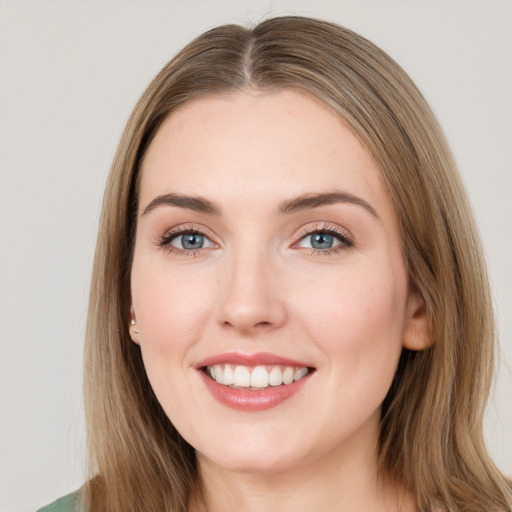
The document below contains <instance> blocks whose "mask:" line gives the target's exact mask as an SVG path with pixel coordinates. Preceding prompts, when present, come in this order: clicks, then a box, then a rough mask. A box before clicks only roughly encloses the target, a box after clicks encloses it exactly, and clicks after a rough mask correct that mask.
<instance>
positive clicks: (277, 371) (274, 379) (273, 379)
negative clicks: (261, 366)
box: [268, 366, 307, 386]
mask: <svg viewBox="0 0 512 512" xmlns="http://www.w3.org/2000/svg"><path fill="white" fill-rule="evenodd" d="M306 372H307V369H306ZM268 383H269V384H270V385H271V386H280V385H281V384H282V383H283V372H282V371H281V368H279V366H274V368H272V370H270V373H269V374H268Z"/></svg>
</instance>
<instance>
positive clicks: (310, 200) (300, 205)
mask: <svg viewBox="0 0 512 512" xmlns="http://www.w3.org/2000/svg"><path fill="white" fill-rule="evenodd" d="M336 203H349V204H355V205H357V206H361V207H362V208H364V209H365V210H366V211H368V212H369V213H371V214H372V215H373V216H374V217H376V218H377V219H378V218H379V216H378V214H377V212H376V211H375V209H374V208H373V207H372V206H371V205H370V204H368V203H367V202H366V201H365V200H364V199H361V198H360V197H357V196H355V195H353V194H351V193H350V192H342V191H335V192H324V193H319V194H303V195H300V196H298V197H295V198H292V199H287V200H285V201H282V202H281V203H280V204H279V207H278V210H277V211H278V213H279V214H280V215H289V214H292V213H297V212H300V211H305V210H311V209H313V208H318V207H320V206H327V205H330V204H336ZM159 206H176V207H177V208H185V209H187V210H193V211H196V212H200V213H208V214H211V215H220V214H221V210H220V208H218V207H217V206H215V205H214V204H213V203H212V202H211V201H209V200H208V199H205V198H203V197H198V196H187V195H183V194H176V193H169V194H163V195H160V196H157V197H155V198H154V199H153V200H152V201H151V202H150V203H149V204H148V205H147V206H146V208H144V211H143V212H142V215H146V214H147V213H149V212H151V211H152V210H154V209H155V208H158V207H159Z"/></svg>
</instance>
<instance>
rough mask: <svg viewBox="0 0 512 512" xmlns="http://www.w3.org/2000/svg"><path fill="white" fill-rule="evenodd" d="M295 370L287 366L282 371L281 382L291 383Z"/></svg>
mask: <svg viewBox="0 0 512 512" xmlns="http://www.w3.org/2000/svg"><path fill="white" fill-rule="evenodd" d="M294 373H295V371H294V370H293V368H292V367H291V366H287V367H286V368H285V369H284V372H283V384H291V383H292V382H293V375H294Z"/></svg>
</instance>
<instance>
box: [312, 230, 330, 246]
mask: <svg viewBox="0 0 512 512" xmlns="http://www.w3.org/2000/svg"><path fill="white" fill-rule="evenodd" d="M309 239H310V243H311V247H312V248H313V249H330V248H331V247H332V246H333V244H334V237H333V236H332V235H330V234H328V233H313V234H312V235H309Z"/></svg>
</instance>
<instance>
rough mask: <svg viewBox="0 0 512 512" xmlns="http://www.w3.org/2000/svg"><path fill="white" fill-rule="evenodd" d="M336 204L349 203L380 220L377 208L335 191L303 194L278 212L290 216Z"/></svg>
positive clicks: (350, 195) (281, 207) (285, 204)
mask: <svg viewBox="0 0 512 512" xmlns="http://www.w3.org/2000/svg"><path fill="white" fill-rule="evenodd" d="M336 203H349V204H355V205H357V206H361V207H362V208H364V209H365V210H366V211H368V212H369V213H371V214H372V215H373V216H374V217H376V218H377V219H378V218H379V216H378V214H377V212H376V211H375V208H373V206H371V205H370V204H368V203H367V202H366V201H365V200H364V199H361V198H360V197H357V196H355V195H353V194H351V193H349V192H342V191H335V192H327V193H321V194H303V195H301V196H298V197H296V198H294V199H287V200H286V201H283V202H281V203H280V205H279V209H278V212H279V213H280V214H281V215H288V214H291V213H296V212H300V211H304V210H310V209H313V208H318V207H319V206H326V205H330V204H336Z"/></svg>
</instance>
